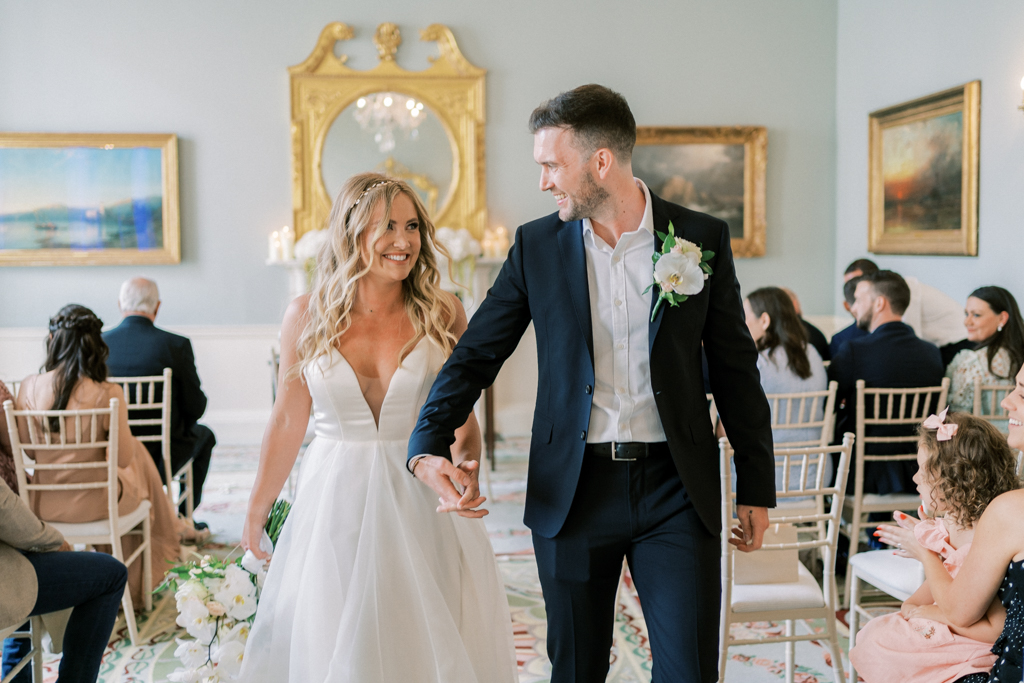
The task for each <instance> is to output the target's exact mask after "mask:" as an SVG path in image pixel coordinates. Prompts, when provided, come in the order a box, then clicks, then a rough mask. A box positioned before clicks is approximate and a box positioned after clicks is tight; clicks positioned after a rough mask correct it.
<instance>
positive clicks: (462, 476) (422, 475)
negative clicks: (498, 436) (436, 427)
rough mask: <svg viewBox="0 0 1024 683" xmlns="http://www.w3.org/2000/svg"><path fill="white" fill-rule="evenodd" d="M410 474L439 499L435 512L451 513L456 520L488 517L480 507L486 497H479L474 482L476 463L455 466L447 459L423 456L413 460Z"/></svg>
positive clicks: (477, 488) (476, 485)
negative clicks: (414, 461) (459, 518)
mask: <svg viewBox="0 0 1024 683" xmlns="http://www.w3.org/2000/svg"><path fill="white" fill-rule="evenodd" d="M413 474H414V475H415V476H416V478H417V479H419V480H421V481H422V482H423V483H425V484H426V485H427V486H429V487H430V488H432V489H434V491H435V492H436V493H437V494H438V495H439V496H440V498H438V500H439V501H440V503H441V504H440V505H438V506H437V511H438V512H454V513H456V514H458V515H459V516H460V517H471V518H476V517H483V516H485V515H487V514H488V512H487V510H485V509H483V508H480V506H481V505H483V504H484V502H485V501H486V500H487V498H485V497H483V496H481V495H480V485H479V483H478V482H477V478H478V477H479V475H480V463H479V462H477V461H476V460H467V461H465V462H462V463H459V465H458V466H457V467H456V466H455V465H453V464H452V463H451V461H449V460H448V459H447V458H442V457H440V456H437V455H427V456H425V457H422V458H420V459H419V460H417V461H416V465H415V466H414V467H413ZM459 489H461V490H462V492H461V493H460V492H459Z"/></svg>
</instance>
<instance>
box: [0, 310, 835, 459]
mask: <svg viewBox="0 0 1024 683" xmlns="http://www.w3.org/2000/svg"><path fill="white" fill-rule="evenodd" d="M807 318H808V320H809V321H810V322H812V323H813V324H815V325H817V326H818V327H820V328H821V330H822V332H824V333H825V335H826V336H831V335H832V333H833V331H835V330H838V329H841V328H842V327H845V326H846V325H847V324H849V322H850V319H849V317H848V316H847V317H845V318H844V317H842V316H807ZM167 329H169V330H171V331H172V332H175V333H177V334H181V335H185V336H186V337H188V338H190V339H191V340H192V348H193V349H194V350H195V354H196V365H197V366H198V368H199V377H200V379H201V380H202V382H203V390H204V391H205V392H206V395H207V396H208V397H209V399H210V403H209V406H208V407H207V409H206V415H205V416H204V417H203V419H202V422H203V423H204V424H206V425H208V426H209V427H210V428H211V429H213V431H214V433H216V435H217V441H218V442H219V443H221V444H258V443H259V442H260V441H261V439H262V438H263V430H264V428H265V427H266V425H267V419H268V418H269V417H270V406H271V390H270V366H269V361H270V349H271V347H274V348H276V347H277V341H278V329H279V328H278V326H277V325H209V326H207V325H179V326H173V327H168V328H167ZM45 339H46V330H45V329H44V328H35V327H32V328H24V327H8V328H0V379H4V380H20V379H22V378H23V377H25V376H27V375H30V374H33V373H36V372H38V371H39V367H40V366H41V365H42V363H43V360H44V358H45ZM537 382H538V377H537V340H536V337H535V335H534V331H533V326H532V325H531V326H530V327H529V328H528V329H527V331H526V334H525V335H523V339H522V341H521V342H520V344H519V347H518V348H517V349H516V351H515V353H513V354H512V357H511V358H509V359H508V361H507V362H506V363H505V365H504V367H502V369H501V372H500V373H499V374H498V379H497V381H496V382H495V387H494V398H495V402H494V403H495V410H494V426H495V430H496V431H497V432H498V433H499V434H501V435H503V436H528V435H529V434H530V427H531V425H532V422H533V408H534V402H535V401H536V395H537Z"/></svg>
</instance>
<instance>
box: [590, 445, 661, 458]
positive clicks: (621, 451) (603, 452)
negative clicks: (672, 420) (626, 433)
mask: <svg viewBox="0 0 1024 683" xmlns="http://www.w3.org/2000/svg"><path fill="white" fill-rule="evenodd" d="M583 454H584V455H596V456H598V457H600V458H611V459H612V460H618V461H622V462H630V461H632V460H642V459H643V458H646V457H648V456H656V455H668V443H666V442H664V441H659V442H656V443H643V442H640V441H629V442H620V441H611V442H609V443H588V444H587V446H586V448H585V449H584V450H583Z"/></svg>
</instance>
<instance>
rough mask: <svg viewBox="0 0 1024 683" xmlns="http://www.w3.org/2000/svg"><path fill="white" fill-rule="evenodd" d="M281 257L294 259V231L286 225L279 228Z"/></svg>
mask: <svg viewBox="0 0 1024 683" xmlns="http://www.w3.org/2000/svg"><path fill="white" fill-rule="evenodd" d="M281 258H283V259H284V260H285V261H294V260H295V231H293V230H292V229H291V228H289V227H288V226H287V225H286V226H284V227H283V228H281Z"/></svg>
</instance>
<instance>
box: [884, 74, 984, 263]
mask: <svg viewBox="0 0 1024 683" xmlns="http://www.w3.org/2000/svg"><path fill="white" fill-rule="evenodd" d="M980 108H981V81H972V82H971V83H967V84H966V85H961V86H958V87H956V88H952V89H950V90H945V91H943V92H940V93H936V94H934V95H929V96H927V97H922V98H920V99H916V100H912V101H910V102H905V103H904V104H899V105H896V106H894V107H888V108H886V109H881V110H879V111H876V112H872V113H871V114H870V115H869V116H868V121H869V135H868V138H869V141H868V145H869V172H868V249H869V250H870V251H871V252H873V253H876V254H946V255H960V256H977V255H978V133H979V121H980Z"/></svg>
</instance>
